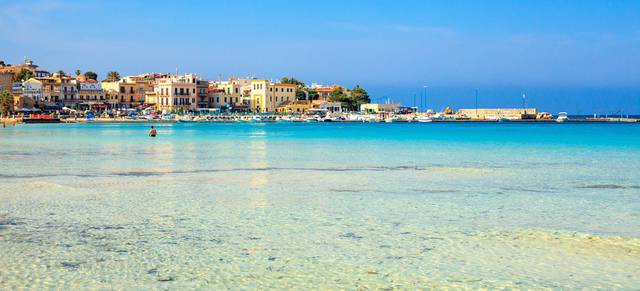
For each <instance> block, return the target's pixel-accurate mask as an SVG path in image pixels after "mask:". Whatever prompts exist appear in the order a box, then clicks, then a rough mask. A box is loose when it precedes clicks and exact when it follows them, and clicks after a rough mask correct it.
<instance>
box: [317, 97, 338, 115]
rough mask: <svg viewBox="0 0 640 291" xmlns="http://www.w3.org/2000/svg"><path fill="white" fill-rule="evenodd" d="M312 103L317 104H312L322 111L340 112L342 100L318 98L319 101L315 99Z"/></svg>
mask: <svg viewBox="0 0 640 291" xmlns="http://www.w3.org/2000/svg"><path fill="white" fill-rule="evenodd" d="M313 102H314V104H317V106H314V107H315V108H318V109H320V110H322V111H325V112H328V113H341V112H342V102H338V101H323V100H320V102H316V101H315V100H314V101H313Z"/></svg>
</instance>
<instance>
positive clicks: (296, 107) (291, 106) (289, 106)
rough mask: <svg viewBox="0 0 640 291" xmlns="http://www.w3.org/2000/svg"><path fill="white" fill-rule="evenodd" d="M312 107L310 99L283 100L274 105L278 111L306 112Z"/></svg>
mask: <svg viewBox="0 0 640 291" xmlns="http://www.w3.org/2000/svg"><path fill="white" fill-rule="evenodd" d="M312 108H313V104H312V102H311V100H293V101H285V102H282V103H281V104H279V105H278V106H277V107H276V112H279V113H300V114H302V113H307V112H308V111H309V110H310V109H312Z"/></svg>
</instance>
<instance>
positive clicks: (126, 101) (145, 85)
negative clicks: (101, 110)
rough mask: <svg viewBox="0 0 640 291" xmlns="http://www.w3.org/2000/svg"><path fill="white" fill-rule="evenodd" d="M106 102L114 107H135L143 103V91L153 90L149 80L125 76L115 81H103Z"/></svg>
mask: <svg viewBox="0 0 640 291" xmlns="http://www.w3.org/2000/svg"><path fill="white" fill-rule="evenodd" d="M102 90H103V91H104V93H105V97H106V98H105V99H106V102H107V103H109V104H111V105H112V106H113V107H116V108H135V107H138V106H141V105H143V104H144V103H145V93H146V92H149V91H153V85H152V82H151V81H146V80H138V79H129V78H125V79H122V80H118V81H115V82H109V81H103V82H102Z"/></svg>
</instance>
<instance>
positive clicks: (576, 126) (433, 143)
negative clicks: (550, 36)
mask: <svg viewBox="0 0 640 291" xmlns="http://www.w3.org/2000/svg"><path fill="white" fill-rule="evenodd" d="M150 125H151V124H144V123H136V124H108V123H105V124H56V125H20V126H15V127H13V126H9V127H7V128H0V157H1V160H2V162H1V163H0V254H1V255H0V289H3V290H12V289H25V288H26V289H50V288H56V289H72V290H73V289H165V288H166V289H187V288H201V289H205V288H208V289H222V288H231V289H269V288H273V289H310V288H311V289H364V288H370V289H374V288H375V289H385V288H394V289H416V288H429V287H431V288H445V287H449V288H491V289H493V288H517V289H540V288H553V289H560V288H564V289H577V288H590V289H591V288H593V289H595V288H601V289H636V288H638V286H640V263H639V262H640V124H637V123H633V124H618V123H565V124H559V123H497V122H496V123H313V124H312V123H273V124H265V123H256V124H238V123H234V124H196V123H193V124H180V123H162V124H153V125H154V126H156V128H157V129H158V137H156V138H149V137H148V136H147V131H148V128H149V126H150Z"/></svg>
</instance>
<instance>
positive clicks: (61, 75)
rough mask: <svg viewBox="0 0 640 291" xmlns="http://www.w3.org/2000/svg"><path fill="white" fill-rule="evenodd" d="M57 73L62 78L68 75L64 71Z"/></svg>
mask: <svg viewBox="0 0 640 291" xmlns="http://www.w3.org/2000/svg"><path fill="white" fill-rule="evenodd" d="M57 73H58V75H60V77H64V76H66V75H67V73H65V72H64V71H63V70H60V71H58V72H57Z"/></svg>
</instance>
